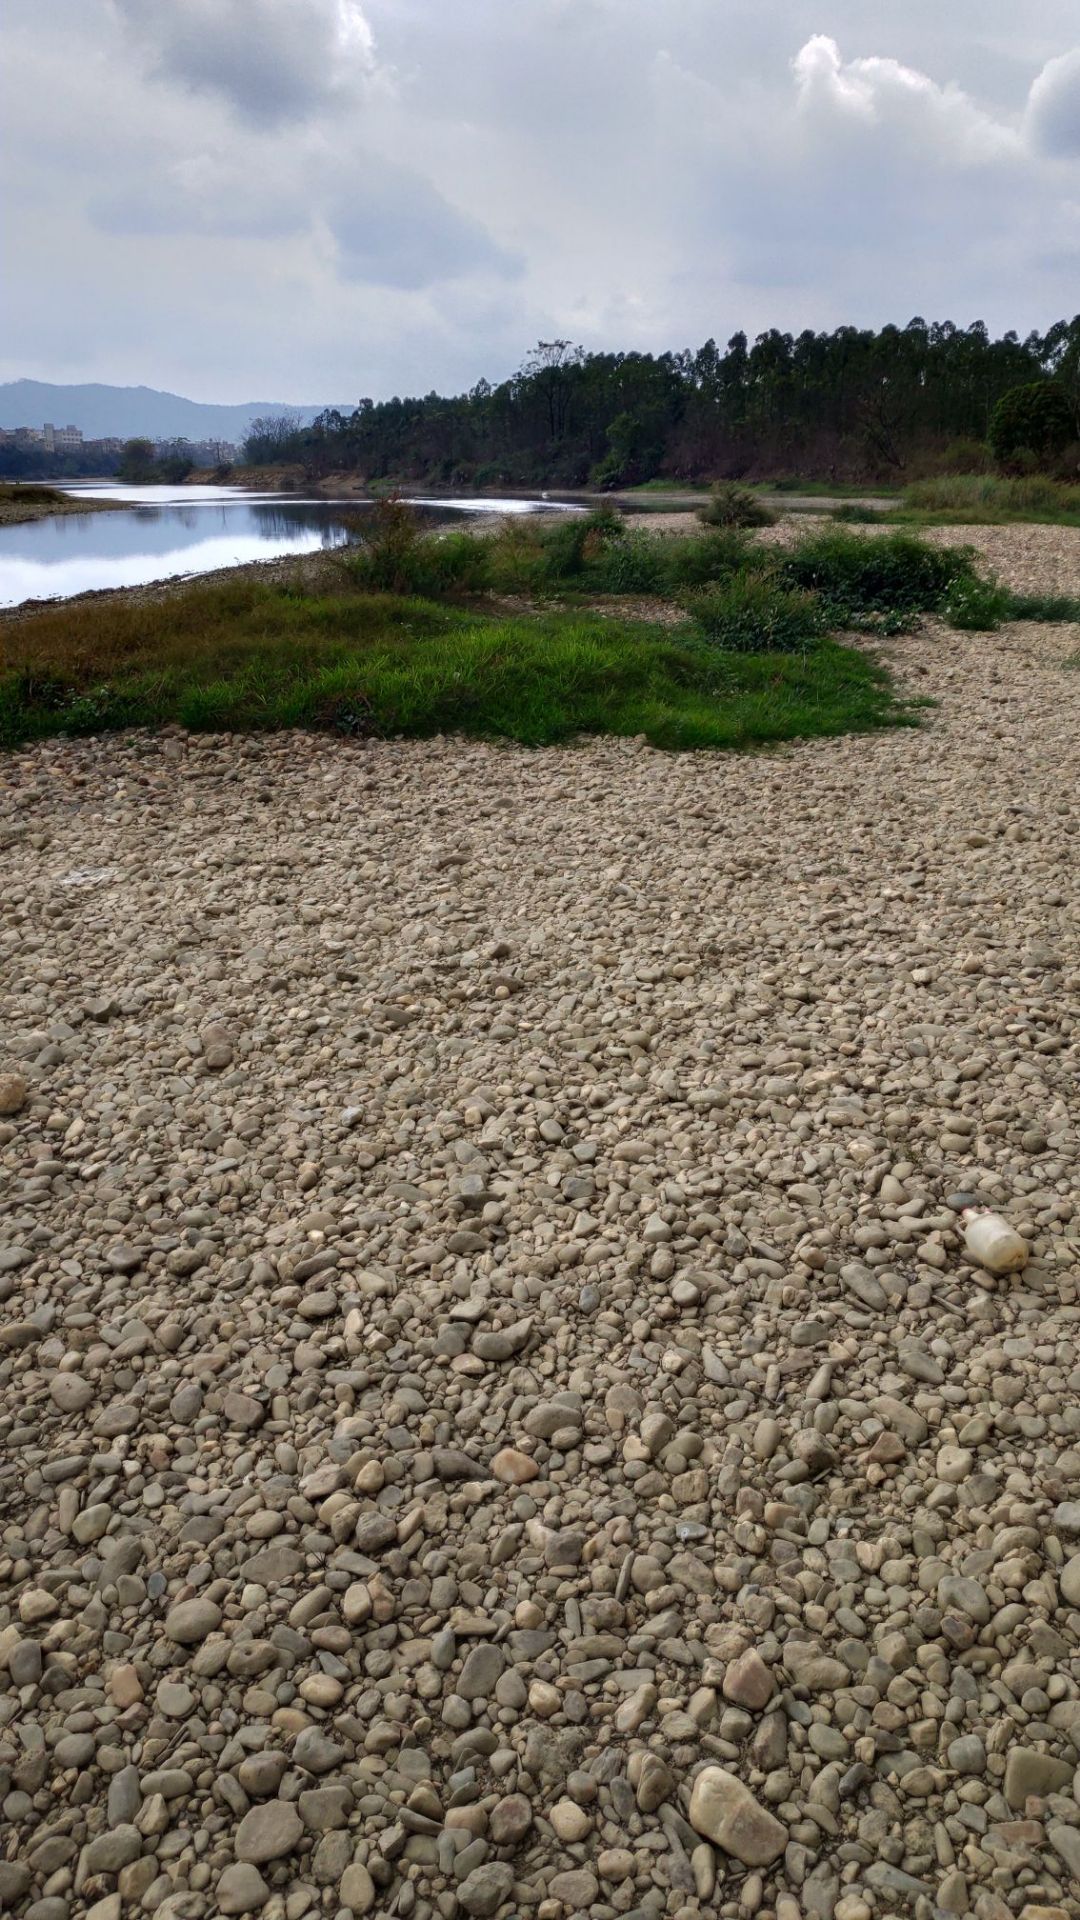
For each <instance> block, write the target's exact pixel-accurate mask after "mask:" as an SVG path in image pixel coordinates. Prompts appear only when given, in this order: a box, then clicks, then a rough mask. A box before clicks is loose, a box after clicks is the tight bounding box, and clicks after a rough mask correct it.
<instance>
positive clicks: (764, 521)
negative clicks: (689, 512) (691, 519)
mask: <svg viewBox="0 0 1080 1920" xmlns="http://www.w3.org/2000/svg"><path fill="white" fill-rule="evenodd" d="M697 517H698V519H699V520H700V521H701V524H702V526H703V527H771V526H774V525H775V524H776V515H775V513H773V511H772V508H771V507H767V506H766V504H765V502H764V500H761V499H759V498H758V495H757V494H756V493H751V492H750V489H749V487H739V486H736V484H735V482H734V481H733V480H718V481H717V482H716V485H715V486H714V487H713V488H712V489H711V491H710V493H709V498H708V500H707V501H706V502H705V505H704V506H703V507H699V508H698V516H697Z"/></svg>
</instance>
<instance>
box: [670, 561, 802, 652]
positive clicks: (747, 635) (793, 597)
mask: <svg viewBox="0 0 1080 1920" xmlns="http://www.w3.org/2000/svg"><path fill="white" fill-rule="evenodd" d="M683 604H684V606H685V608H686V610H687V612H688V613H690V614H691V615H692V617H693V619H694V621H695V622H696V624H697V626H698V627H699V628H700V630H701V632H702V633H703V634H704V635H705V637H706V638H707V639H708V641H709V642H710V644H711V645H712V646H714V647H719V648H721V649H722V650H723V651H724V652H725V653H801V652H803V651H804V650H805V649H806V648H807V647H812V646H814V645H816V643H817V642H818V641H819V640H820V639H821V637H822V635H823V633H824V631H825V623H824V620H823V617H822V611H821V606H820V603H819V601H818V600H817V599H816V597H815V596H814V595H813V594H812V593H804V592H800V591H798V590H793V589H791V588H784V587H779V586H777V585H775V583H774V582H773V581H771V580H768V579H762V578H760V577H754V576H750V577H747V576H746V575H743V574H737V575H736V576H735V578H734V579H732V580H729V581H728V583H727V584H726V585H725V586H720V587H715V588H713V589H712V590H711V591H707V592H702V593H696V594H693V595H689V596H688V597H687V598H686V600H685V601H684V602H683Z"/></svg>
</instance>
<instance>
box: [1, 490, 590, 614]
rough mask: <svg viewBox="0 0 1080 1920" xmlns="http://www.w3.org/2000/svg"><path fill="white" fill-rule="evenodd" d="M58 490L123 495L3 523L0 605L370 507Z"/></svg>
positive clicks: (350, 532)
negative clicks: (108, 505)
mask: <svg viewBox="0 0 1080 1920" xmlns="http://www.w3.org/2000/svg"><path fill="white" fill-rule="evenodd" d="M63 491H64V492H65V493H69V494H72V495H75V496H77V497H82V496H86V497H89V498H91V499H97V500H117V501H121V502H123V504H124V508H125V511H123V512H114V513H80V514H63V515H60V516H58V517H56V518H54V519H48V520H33V521H30V522H29V523H28V524H27V525H25V526H15V527H0V606H3V607H15V606H19V605H20V604H21V603H22V601H24V600H53V599H57V600H65V599H67V598H68V597H69V596H70V595H71V594H73V593H86V592H87V591H89V590H90V589H93V588H101V587H140V586H144V585H145V584H146V583H147V581H150V580H168V579H172V578H174V577H176V576H177V575H181V576H185V577H188V576H191V575H194V574H199V573H211V572H212V571H213V570H214V568H215V567H233V566H238V565H240V564H242V563H244V562H246V561H249V560H273V559H276V558H278V557H279V556H280V555H282V554H287V553H315V552H317V551H318V550H319V548H324V547H340V546H344V545H345V543H346V542H347V541H349V540H351V539H355V538H356V530H355V523H356V521H358V520H360V521H362V519H363V516H364V515H365V514H367V513H370V511H371V507H370V505H369V504H368V503H367V502H365V501H362V500H340V501H333V500H302V499H294V498H291V497H289V498H285V497H283V496H282V495H281V494H263V495H260V494H252V493H246V492H244V491H243V490H242V489H241V488H239V487H121V486H109V485H106V484H105V483H104V482H102V483H98V482H91V481H84V482H82V483H79V484H76V485H73V486H65V487H64V489H63ZM410 504H411V505H413V506H415V507H417V508H419V509H421V510H423V511H424V512H428V513H430V514H432V516H433V517H440V516H443V515H449V514H453V513H536V512H538V511H543V510H546V511H550V510H551V509H552V508H553V507H554V506H555V505H556V503H555V502H554V501H550V502H549V501H544V500H477V499H448V500H430V499H426V498H418V499H415V500H413V501H411V502H410ZM350 522H351V523H352V524H351V525H350Z"/></svg>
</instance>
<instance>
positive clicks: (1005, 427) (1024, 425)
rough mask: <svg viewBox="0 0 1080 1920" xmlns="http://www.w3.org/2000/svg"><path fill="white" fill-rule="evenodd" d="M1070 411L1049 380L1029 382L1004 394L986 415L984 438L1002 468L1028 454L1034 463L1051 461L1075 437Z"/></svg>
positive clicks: (1067, 403) (1065, 399)
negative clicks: (985, 435)
mask: <svg viewBox="0 0 1080 1920" xmlns="http://www.w3.org/2000/svg"><path fill="white" fill-rule="evenodd" d="M1075 434H1076V421H1075V419H1074V416H1073V410H1072V408H1071V407H1070V405H1069V402H1068V399H1067V397H1066V395H1065V393H1064V391H1063V390H1062V388H1061V387H1058V386H1055V384H1054V382H1053V381H1052V380H1030V381H1028V382H1027V383H1026V384H1025V385H1024V386H1022V387H1012V388H1010V390H1009V392H1008V393H1004V394H1002V396H1001V399H1000V400H999V401H998V403H997V406H996V407H995V408H994V411H993V413H992V414H991V415H990V430H989V433H988V435H987V438H988V439H989V442H990V449H991V452H992V453H993V455H994V458H995V460H997V461H999V462H1000V464H1001V465H1002V466H1005V467H1007V466H1010V465H1013V464H1017V463H1020V462H1021V460H1022V457H1023V455H1024V454H1027V453H1030V454H1031V455H1033V456H1034V458H1035V460H1036V462H1039V461H1042V460H1047V459H1053V457H1054V456H1055V454H1059V453H1060V452H1061V450H1062V448H1063V447H1065V446H1067V445H1068V443H1069V441H1070V440H1072V439H1073V438H1074V437H1075Z"/></svg>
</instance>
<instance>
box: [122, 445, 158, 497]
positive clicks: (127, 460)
mask: <svg viewBox="0 0 1080 1920" xmlns="http://www.w3.org/2000/svg"><path fill="white" fill-rule="evenodd" d="M119 471H120V478H121V480H125V481H126V482H127V484H128V485H129V486H132V487H145V486H147V485H149V483H150V482H151V481H152V480H156V479H157V467H156V465H155V461H154V448H153V443H152V442H151V441H149V440H125V441H124V447H123V452H122V453H121V455H120V469H119Z"/></svg>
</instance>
